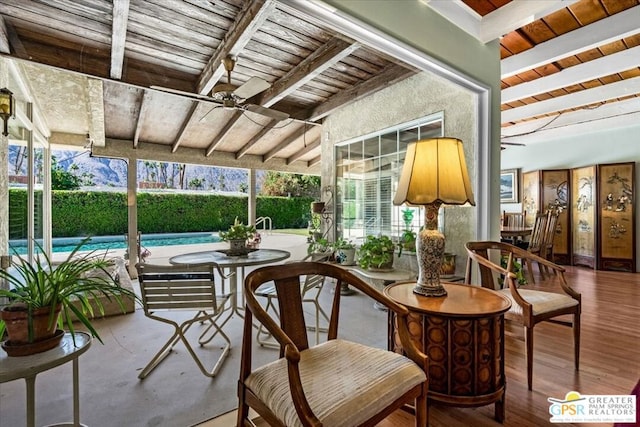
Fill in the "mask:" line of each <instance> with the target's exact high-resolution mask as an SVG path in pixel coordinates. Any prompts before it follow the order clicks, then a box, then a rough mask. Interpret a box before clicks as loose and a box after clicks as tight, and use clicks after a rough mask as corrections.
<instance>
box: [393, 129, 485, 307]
mask: <svg viewBox="0 0 640 427" xmlns="http://www.w3.org/2000/svg"><path fill="white" fill-rule="evenodd" d="M403 203H406V204H408V205H412V206H416V205H420V206H424V207H425V221H424V228H423V229H422V230H421V231H420V233H419V234H418V238H417V239H416V254H417V257H418V282H417V284H416V287H415V288H414V289H413V292H414V293H416V294H419V295H424V296H429V297H440V296H445V295H447V291H446V290H445V289H444V287H443V286H442V284H441V283H440V267H441V265H442V259H443V256H444V235H443V234H442V233H440V232H439V231H438V210H439V209H440V205H442V204H443V203H444V204H447V205H464V204H466V203H469V204H470V205H475V202H474V200H473V192H472V191H471V184H470V182H469V174H468V172H467V164H466V162H465V159H464V151H463V149H462V141H460V140H459V139H456V138H434V139H425V140H422V141H417V142H412V143H410V144H409V146H408V147H407V154H406V157H405V160H404V165H403V166H402V174H401V175H400V182H399V183H398V190H397V192H396V195H395V197H394V198H393V204H394V205H401V204H403Z"/></svg>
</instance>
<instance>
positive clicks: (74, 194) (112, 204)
mask: <svg viewBox="0 0 640 427" xmlns="http://www.w3.org/2000/svg"><path fill="white" fill-rule="evenodd" d="M26 200H27V191H26V190H23V189H10V190H9V211H10V213H11V214H10V215H9V217H10V218H9V220H10V221H9V234H10V236H9V238H10V239H24V238H26V225H25V224H26V218H27V217H26V205H27V203H26ZM51 200H52V213H51V217H52V234H53V237H78V236H110V235H118V234H125V233H126V232H127V194H126V193H124V192H98V191H79V190H78V191H62V190H56V191H53V192H52V194H51ZM312 201H313V199H312V198H311V197H271V196H259V197H257V200H256V216H257V217H270V218H271V221H272V227H273V228H304V227H306V226H307V222H308V221H309V219H310V213H309V205H310V203H311V202H312ZM247 206H248V198H247V197H246V196H223V195H219V194H176V193H147V192H141V193H138V229H139V230H140V231H141V232H142V233H145V234H147V233H183V232H197V231H220V230H226V229H227V228H228V227H229V226H230V225H231V224H233V221H234V220H235V218H236V217H238V219H239V220H240V221H242V222H243V223H245V224H246V223H247V218H248V216H247Z"/></svg>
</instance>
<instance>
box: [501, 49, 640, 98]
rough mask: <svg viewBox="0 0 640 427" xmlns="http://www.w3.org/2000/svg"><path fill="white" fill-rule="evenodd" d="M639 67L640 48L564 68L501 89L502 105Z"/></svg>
mask: <svg viewBox="0 0 640 427" xmlns="http://www.w3.org/2000/svg"><path fill="white" fill-rule="evenodd" d="M638 66H640V46H636V47H632V48H630V49H627V50H623V51H620V52H616V53H612V54H611V55H605V56H603V57H600V58H597V59H594V60H592V61H589V62H585V63H582V64H578V65H574V66H573V67H569V68H565V69H564V70H562V71H560V72H559V73H555V74H551V75H549V76H546V77H541V78H539V79H535V80H533V81H530V82H527V83H521V84H519V85H516V86H512V87H508V88H506V89H503V90H502V92H501V94H502V101H501V102H502V103H503V104H506V103H509V102H513V101H515V100H518V99H523V98H528V97H530V96H535V95H538V94H540V93H545V92H551V91H553V90H556V89H561V88H564V87H567V86H571V85H574V84H578V83H582V82H586V81H589V80H593V79H597V78H600V77H603V76H608V75H609V74H615V73H619V72H621V71H626V70H629V69H631V68H634V67H638Z"/></svg>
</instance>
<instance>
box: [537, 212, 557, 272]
mask: <svg viewBox="0 0 640 427" xmlns="http://www.w3.org/2000/svg"><path fill="white" fill-rule="evenodd" d="M559 216H560V212H559V211H558V210H551V211H549V216H548V218H547V225H546V228H545V233H544V238H543V242H542V248H541V251H540V256H541V257H543V258H545V259H548V260H549V261H551V262H554V256H553V242H554V240H555V237H556V231H557V227H558V217H559Z"/></svg>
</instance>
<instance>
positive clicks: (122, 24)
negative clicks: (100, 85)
mask: <svg viewBox="0 0 640 427" xmlns="http://www.w3.org/2000/svg"><path fill="white" fill-rule="evenodd" d="M128 19H129V0H118V1H115V2H113V23H112V25H111V72H110V75H111V78H112V79H116V80H120V79H121V78H122V65H123V63H124V43H125V41H126V39H127V20H128Z"/></svg>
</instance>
